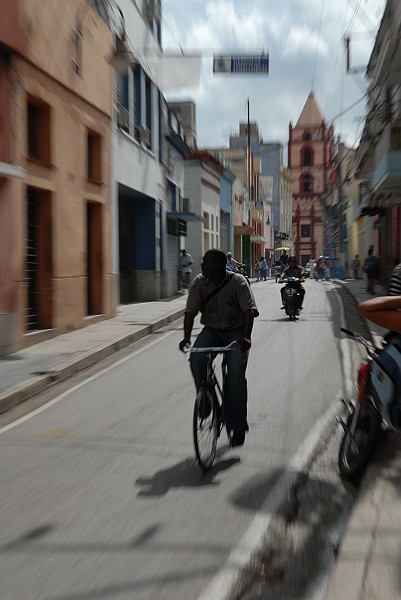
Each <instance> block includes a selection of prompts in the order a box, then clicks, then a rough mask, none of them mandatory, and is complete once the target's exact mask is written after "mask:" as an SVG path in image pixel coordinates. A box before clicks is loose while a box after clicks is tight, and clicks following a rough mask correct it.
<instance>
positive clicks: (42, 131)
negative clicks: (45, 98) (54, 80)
mask: <svg viewBox="0 0 401 600" xmlns="http://www.w3.org/2000/svg"><path fill="white" fill-rule="evenodd" d="M27 111H28V115H27V116H28V127H27V129H28V140H27V141H28V156H29V158H31V159H34V160H37V161H40V162H43V163H46V164H49V165H50V159H51V153H50V106H49V105H48V104H45V103H44V102H42V101H40V100H37V99H36V98H32V97H31V96H29V97H28V106H27Z"/></svg>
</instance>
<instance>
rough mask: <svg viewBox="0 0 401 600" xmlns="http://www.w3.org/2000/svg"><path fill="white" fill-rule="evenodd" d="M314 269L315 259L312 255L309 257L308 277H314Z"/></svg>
mask: <svg viewBox="0 0 401 600" xmlns="http://www.w3.org/2000/svg"><path fill="white" fill-rule="evenodd" d="M315 269H316V261H315V259H314V258H313V257H312V258H310V259H309V278H310V279H315Z"/></svg>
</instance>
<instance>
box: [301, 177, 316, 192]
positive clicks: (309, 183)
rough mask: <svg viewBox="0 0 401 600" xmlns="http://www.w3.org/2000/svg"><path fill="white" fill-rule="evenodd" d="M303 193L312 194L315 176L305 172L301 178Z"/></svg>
mask: <svg viewBox="0 0 401 600" xmlns="http://www.w3.org/2000/svg"><path fill="white" fill-rule="evenodd" d="M299 183H300V186H299V188H300V190H301V194H310V193H312V192H313V177H312V175H309V173H303V174H302V175H301V178H300V181H299Z"/></svg>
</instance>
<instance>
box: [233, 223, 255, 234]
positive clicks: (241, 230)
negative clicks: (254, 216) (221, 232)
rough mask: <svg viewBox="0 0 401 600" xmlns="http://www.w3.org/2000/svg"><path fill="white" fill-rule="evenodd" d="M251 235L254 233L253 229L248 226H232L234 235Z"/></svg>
mask: <svg viewBox="0 0 401 600" xmlns="http://www.w3.org/2000/svg"><path fill="white" fill-rule="evenodd" d="M252 233H254V229H253V227H250V225H234V234H236V235H252Z"/></svg>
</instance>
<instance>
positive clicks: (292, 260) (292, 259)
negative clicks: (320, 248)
mask: <svg viewBox="0 0 401 600" xmlns="http://www.w3.org/2000/svg"><path fill="white" fill-rule="evenodd" d="M288 264H289V265H290V267H292V268H294V267H296V266H297V259H296V257H295V256H290V258H289V259H288Z"/></svg>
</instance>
